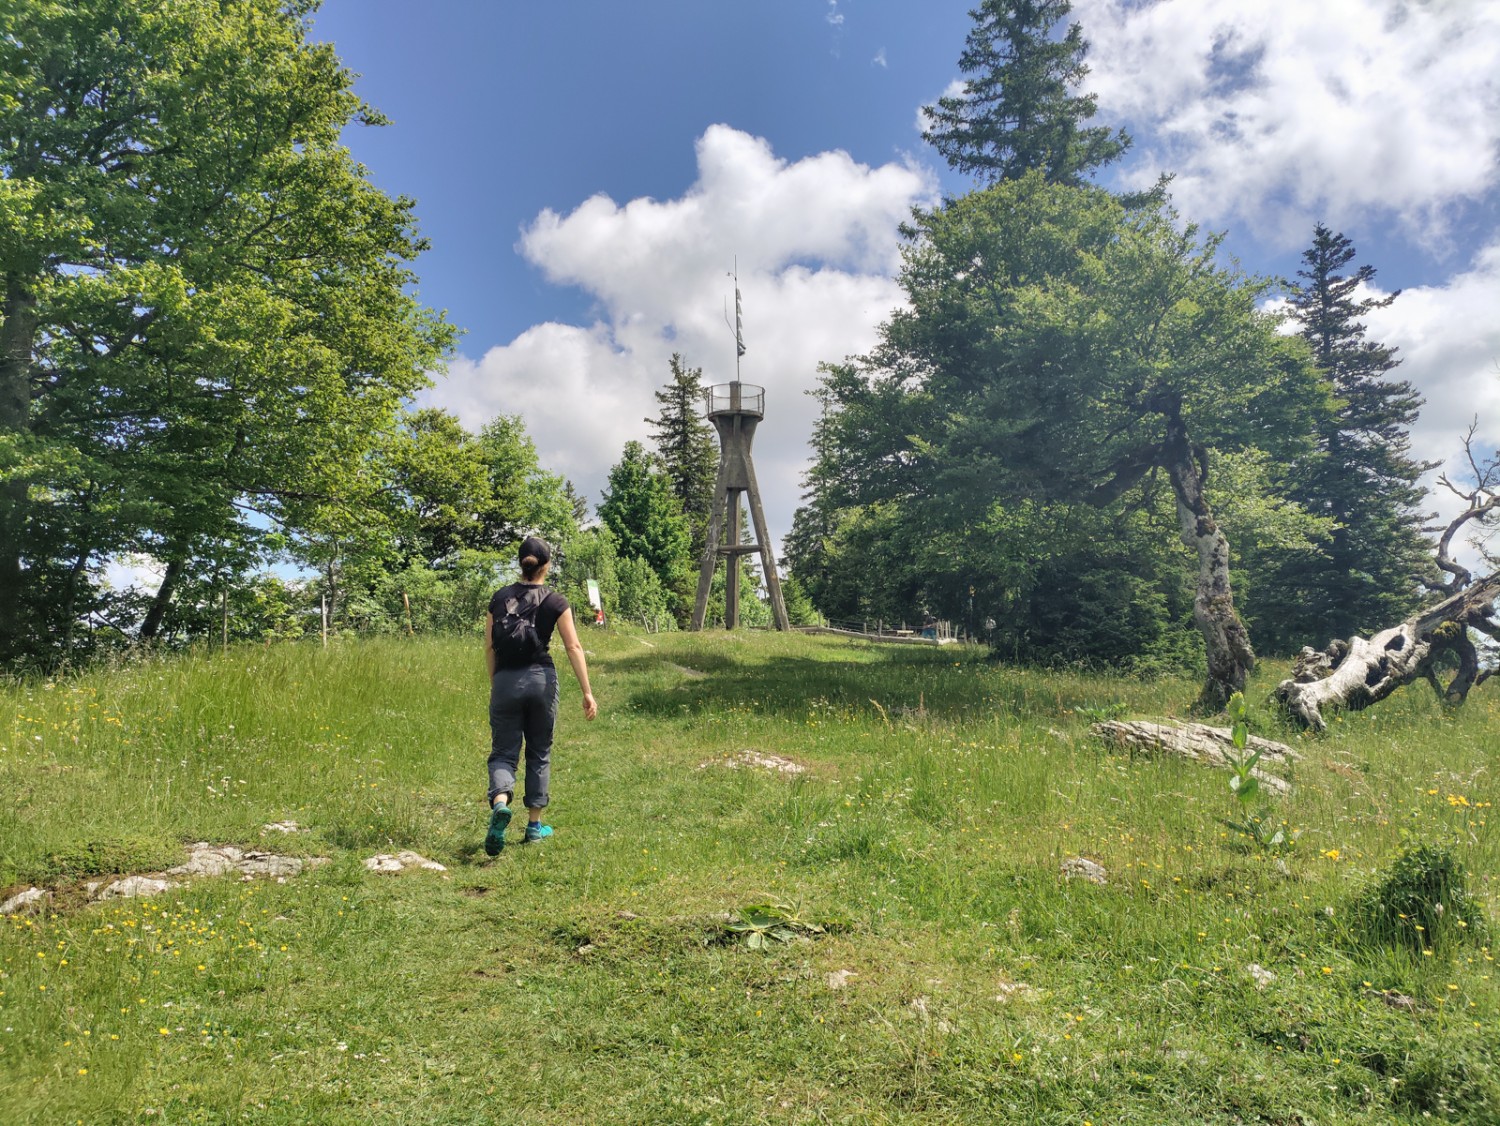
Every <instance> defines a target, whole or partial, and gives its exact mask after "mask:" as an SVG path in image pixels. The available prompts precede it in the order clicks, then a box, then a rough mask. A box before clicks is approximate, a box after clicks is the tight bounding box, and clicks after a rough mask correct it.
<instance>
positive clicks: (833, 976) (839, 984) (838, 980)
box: [824, 970, 859, 989]
mask: <svg viewBox="0 0 1500 1126" xmlns="http://www.w3.org/2000/svg"><path fill="white" fill-rule="evenodd" d="M857 976H859V975H858V974H856V973H855V971H853V970H833V971H831V972H830V973H829V974H828V976H827V977H826V978H825V979H824V980H825V981H827V982H828V988H829V989H843V988H844V987H845V986H846V985H848V984H849V979H850V978H851V977H857Z"/></svg>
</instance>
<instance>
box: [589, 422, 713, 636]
mask: <svg viewBox="0 0 1500 1126" xmlns="http://www.w3.org/2000/svg"><path fill="white" fill-rule="evenodd" d="M599 519H600V520H601V521H603V523H604V524H605V526H606V527H608V528H609V530H610V532H611V533H613V535H614V538H615V545H616V551H617V552H618V554H619V556H620V558H621V559H640V560H643V561H644V562H645V563H646V564H647V565H648V566H649V567H650V568H651V570H653V571H654V572H656V577H657V578H658V579H660V580H661V585H662V587H663V588H665V590H666V591H667V593H668V596H669V597H670V598H671V600H672V603H671V609H672V612H673V614H675V615H676V616H677V618H678V619H679V620H682V618H683V617H684V615H686V614H688V613H690V612H691V610H692V606H691V596H690V594H689V587H690V585H691V582H692V578H693V568H692V563H693V560H692V531H691V529H690V527H689V525H688V520H687V517H686V516H684V515H683V513H682V506H681V504H680V503H679V502H678V500H677V497H676V496H675V495H674V494H673V492H672V481H671V478H670V477H668V475H667V473H666V472H665V470H664V469H663V467H662V464H661V461H660V459H658V458H656V457H655V456H654V455H652V454H650V453H648V452H647V451H646V448H645V447H644V446H642V445H641V444H640V443H639V442H627V443H626V444H625V450H624V453H623V454H622V456H621V458H620V460H619V462H617V463H616V464H615V466H614V468H612V469H611V470H610V471H609V483H608V484H607V485H606V486H605V488H604V495H603V498H602V499H601V500H600V502H599Z"/></svg>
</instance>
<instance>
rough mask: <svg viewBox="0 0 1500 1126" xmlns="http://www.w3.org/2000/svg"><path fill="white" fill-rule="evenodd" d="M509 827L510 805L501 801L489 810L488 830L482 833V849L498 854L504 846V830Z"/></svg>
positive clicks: (487, 852) (488, 852)
mask: <svg viewBox="0 0 1500 1126" xmlns="http://www.w3.org/2000/svg"><path fill="white" fill-rule="evenodd" d="M508 828H510V805H509V804H507V803H506V802H501V803H500V804H499V805H497V806H495V807H493V808H492V809H491V810H490V831H489V832H487V833H486V834H485V835H484V851H485V853H486V854H487V855H489V856H499V855H500V850H501V849H502V848H504V847H505V830H506V829H508Z"/></svg>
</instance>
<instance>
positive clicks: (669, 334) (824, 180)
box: [428, 125, 937, 541]
mask: <svg viewBox="0 0 1500 1126" xmlns="http://www.w3.org/2000/svg"><path fill="white" fill-rule="evenodd" d="M697 157H698V178H697V180H696V182H694V183H693V184H692V185H691V186H689V187H688V188H687V189H686V190H685V191H684V192H683V194H682V195H681V196H679V197H678V198H676V199H668V200H655V199H634V200H630V201H628V202H626V203H624V204H621V203H618V202H616V201H614V200H612V199H610V198H608V197H606V196H602V195H601V196H595V197H593V198H592V199H589V200H586V201H585V202H584V203H582V204H581V205H579V206H578V207H577V208H575V209H574V210H573V211H571V212H569V213H567V214H560V213H558V212H555V211H552V210H546V211H543V212H542V213H541V214H540V215H538V216H537V217H536V219H535V220H534V221H533V222H532V223H531V224H529V225H528V226H527V227H526V229H525V230H524V231H523V232H522V235H521V240H520V243H519V250H520V252H521V254H522V255H523V256H524V257H525V258H526V259H527V260H528V261H529V262H531V263H532V264H533V265H535V266H536V267H537V269H539V270H540V271H541V273H542V274H543V276H544V277H545V278H546V279H547V280H548V281H550V282H553V283H555V284H558V285H571V286H577V287H579V288H580V289H582V290H584V291H585V292H586V293H588V294H589V295H590V296H591V297H592V298H593V299H594V301H595V303H596V307H597V320H596V322H595V323H593V324H590V325H566V324H557V323H548V324H542V325H536V326H534V327H532V328H530V329H528V330H527V331H526V332H524V333H522V334H521V335H520V336H518V337H517V338H516V339H515V340H513V341H511V342H510V343H508V344H504V345H501V346H498V347H495V348H491V349H490V350H489V351H488V352H486V353H485V354H484V355H483V356H482V357H479V358H477V359H475V358H472V357H467V356H459V357H457V358H456V359H455V361H454V362H453V363H452V364H451V365H450V369H449V374H448V376H447V378H445V379H443V380H442V381H440V382H439V384H438V385H437V387H435V388H434V389H433V390H432V391H431V392H429V394H428V401H430V402H432V403H433V404H435V405H438V406H444V407H447V408H448V409H450V410H453V411H454V412H455V413H456V414H458V416H459V417H460V418H461V419H462V420H463V421H464V422H465V424H467V425H468V426H470V427H471V428H474V427H477V426H479V425H482V424H483V423H484V422H486V421H488V420H489V419H490V418H493V417H494V416H495V415H497V414H520V415H521V416H522V417H523V418H524V419H525V421H526V425H527V429H528V431H529V432H530V434H531V436H532V438H533V439H534V440H535V441H536V444H537V449H538V452H539V454H540V457H541V460H542V463H543V465H545V466H547V467H549V468H552V469H554V470H556V471H557V472H560V473H563V474H565V475H567V476H568V477H570V478H572V480H573V481H574V482H575V483H576V484H577V485H578V487H579V488H580V489H581V490H583V491H584V492H585V493H587V494H588V495H589V497H590V499H591V500H593V501H595V502H597V501H598V498H599V493H600V490H601V488H602V487H603V484H604V481H605V478H606V476H607V474H608V471H609V468H610V466H611V465H613V464H614V463H615V462H616V461H618V460H619V457H620V450H621V448H622V447H623V445H624V443H625V442H626V441H627V440H628V439H630V438H639V439H642V440H645V439H646V438H647V436H648V433H649V427H648V426H647V423H646V421H645V420H646V419H647V418H648V417H654V416H655V414H656V413H657V409H658V408H657V404H656V402H655V400H654V398H653V397H652V396H653V392H655V391H656V390H657V389H658V388H660V387H661V386H662V385H663V384H664V383H665V382H666V381H667V378H668V361H669V359H670V357H671V354H672V353H673V352H680V353H682V356H683V358H684V360H685V361H686V362H687V363H688V364H689V365H690V366H692V367H700V368H702V369H703V372H704V381H705V383H725V382H728V381H729V380H731V379H733V378H734V337H733V331H732V329H731V328H730V327H728V326H727V325H726V324H725V305H726V302H730V303H732V301H733V296H734V294H733V289H734V282H733V280H732V279H731V278H730V277H729V276H728V274H729V271H730V270H731V268H733V267H734V266H735V265H736V261H737V263H738V270H739V287H740V290H741V292H742V294H743V298H744V318H745V322H744V334H745V344H746V349H747V352H746V355H745V357H744V359H743V361H742V378H743V379H744V381H745V382H747V383H755V384H760V385H763V386H764V387H765V388H766V392H767V404H766V418H765V421H764V422H763V423H762V424H761V427H760V429H759V430H758V431H757V434H756V439H755V450H754V456H755V465H756V474H757V477H758V479H759V482H760V487H761V491H762V495H763V497H764V500H765V506H766V512H767V518H768V520H769V522H770V524H771V528H772V532H773V535H774V536H775V537H776V538H777V540H778V541H779V539H780V537H781V536H783V535H785V533H786V532H787V530H788V529H789V528H790V526H791V517H792V513H793V511H794V510H795V509H796V507H797V504H798V500H799V496H800V492H801V488H800V476H801V473H802V470H803V468H804V467H805V464H806V458H807V449H808V447H807V441H808V437H809V435H810V433H811V428H812V423H813V420H814V418H815V416H816V404H815V403H814V402H813V401H812V399H811V398H810V397H809V396H808V395H806V394H805V392H806V391H808V390H809V389H810V388H812V387H813V386H814V385H815V384H816V379H817V365H818V364H819V363H820V362H822V361H826V360H839V359H842V358H843V357H844V356H846V355H848V354H851V353H858V352H861V351H863V350H865V349H868V348H869V347H871V346H872V345H873V344H874V342H875V330H876V327H877V326H878V325H879V324H880V322H882V321H883V320H885V319H886V318H887V317H888V316H889V314H890V313H891V311H892V310H893V309H894V308H895V307H896V306H897V305H898V304H899V302H900V300H901V294H900V290H899V288H898V287H897V285H896V283H895V281H894V274H895V271H896V269H897V267H898V265H899V260H900V254H899V250H900V238H899V235H898V233H897V227H898V225H899V224H900V223H901V222H902V221H903V220H905V219H906V218H907V217H908V216H909V213H910V209H911V207H912V206H913V205H914V204H918V203H927V204H930V203H932V202H933V201H934V198H935V195H936V190H937V189H936V183H935V180H934V178H933V176H932V174H931V173H930V172H928V171H925V170H923V169H920V168H918V167H916V166H914V165H905V164H887V165H883V166H880V167H877V168H872V167H870V166H867V165H862V164H859V163H857V162H855V161H854V160H853V159H851V158H850V157H849V156H848V155H847V154H845V153H842V152H825V153H819V154H817V155H815V156H810V157H807V158H806V159H803V160H798V161H794V162H789V161H787V160H784V159H781V158H779V157H777V156H776V155H775V153H774V152H773V151H772V149H771V146H770V144H769V143H768V142H766V141H764V140H762V139H760V138H757V137H752V136H750V135H748V134H746V133H743V132H740V131H738V130H735V129H732V128H730V127H728V126H724V125H716V126H712V127H710V128H709V129H708V130H707V131H706V132H705V133H704V134H703V136H702V137H701V138H699V140H698V143H697ZM729 316H730V318H731V319H732V317H733V310H732V309H730V310H729Z"/></svg>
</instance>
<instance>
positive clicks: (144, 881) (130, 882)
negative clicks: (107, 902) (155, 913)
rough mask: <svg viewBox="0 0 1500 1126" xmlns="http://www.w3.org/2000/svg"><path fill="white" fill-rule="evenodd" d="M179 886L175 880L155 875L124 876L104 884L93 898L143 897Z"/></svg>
mask: <svg viewBox="0 0 1500 1126" xmlns="http://www.w3.org/2000/svg"><path fill="white" fill-rule="evenodd" d="M181 886H182V885H181V884H180V883H178V882H177V881H176V880H162V879H157V878H156V877H155V876H126V877H125V878H124V879H123V880H116V881H115V882H114V883H112V884H108V885H106V886H105V887H104V888H102V889H101V890H99V891H98V892H96V893H95V894H94V898H95V899H98V900H104V899H145V898H149V897H151V896H153V895H160V894H161V893H162V892H164V891H170V890H171V889H172V888H178V887H181Z"/></svg>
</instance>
